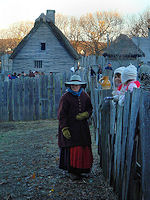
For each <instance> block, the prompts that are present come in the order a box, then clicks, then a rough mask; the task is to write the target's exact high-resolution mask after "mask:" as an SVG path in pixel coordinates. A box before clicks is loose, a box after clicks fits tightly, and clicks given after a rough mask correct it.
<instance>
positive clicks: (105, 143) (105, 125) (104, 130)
mask: <svg viewBox="0 0 150 200" xmlns="http://www.w3.org/2000/svg"><path fill="white" fill-rule="evenodd" d="M107 94H108V91H107V90H103V97H104V96H105V95H106V96H107ZM102 104H103V105H102V108H101V118H102V121H101V123H102V124H101V147H102V149H101V151H102V159H101V162H102V168H103V171H104V176H105V177H106V178H107V177H108V174H109V149H110V147H109V133H110V102H109V101H108V102H104V101H103V103H102Z"/></svg>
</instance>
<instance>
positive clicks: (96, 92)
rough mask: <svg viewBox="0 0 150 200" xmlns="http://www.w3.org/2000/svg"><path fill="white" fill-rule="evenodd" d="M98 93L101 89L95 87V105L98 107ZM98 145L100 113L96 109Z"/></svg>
mask: <svg viewBox="0 0 150 200" xmlns="http://www.w3.org/2000/svg"><path fill="white" fill-rule="evenodd" d="M98 93H99V90H98V89H96V88H95V106H96V108H98ZM95 115H96V145H98V139H99V113H98V109H96V113H95Z"/></svg>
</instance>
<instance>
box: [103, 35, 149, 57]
mask: <svg viewBox="0 0 150 200" xmlns="http://www.w3.org/2000/svg"><path fill="white" fill-rule="evenodd" d="M103 56H104V57H106V56H108V57H143V56H145V54H144V53H143V51H142V50H141V49H140V48H138V47H137V46H136V45H135V44H134V42H133V41H132V39H130V38H129V37H128V36H126V35H124V34H120V36H119V37H118V38H116V40H114V42H112V43H111V44H110V46H109V47H107V48H106V49H105V50H104V53H103Z"/></svg>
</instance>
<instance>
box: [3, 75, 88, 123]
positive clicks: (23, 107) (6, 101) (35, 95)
mask: <svg viewBox="0 0 150 200" xmlns="http://www.w3.org/2000/svg"><path fill="white" fill-rule="evenodd" d="M79 74H80V72H79ZM71 75H72V74H71V72H68V73H65V72H64V73H63V74H61V73H59V74H53V75H41V76H39V77H33V78H30V77H24V78H23V77H22V78H17V79H13V80H9V81H3V80H0V121H31V120H40V119H56V118H57V110H58V106H59V101H60V97H61V95H62V94H63V93H64V92H65V91H66V87H65V84H64V82H65V81H68V80H70V76H71ZM80 75H81V77H82V79H87V78H86V75H85V73H82V72H81V74H80Z"/></svg>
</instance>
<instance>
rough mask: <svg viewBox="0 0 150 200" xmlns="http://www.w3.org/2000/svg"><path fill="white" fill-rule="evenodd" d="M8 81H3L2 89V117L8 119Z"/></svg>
mask: <svg viewBox="0 0 150 200" xmlns="http://www.w3.org/2000/svg"><path fill="white" fill-rule="evenodd" d="M8 118H9V117H8V82H7V81H4V90H3V119H4V121H8Z"/></svg>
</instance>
